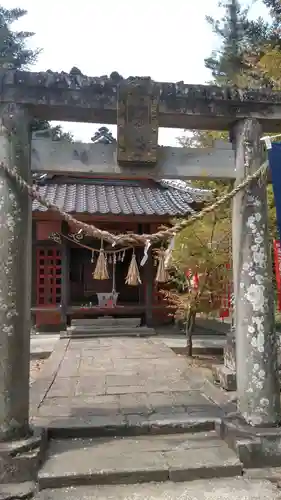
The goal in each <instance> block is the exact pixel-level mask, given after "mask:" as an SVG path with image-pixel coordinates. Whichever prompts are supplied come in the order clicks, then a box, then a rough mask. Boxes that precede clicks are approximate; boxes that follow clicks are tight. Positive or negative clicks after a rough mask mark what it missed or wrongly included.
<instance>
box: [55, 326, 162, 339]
mask: <svg viewBox="0 0 281 500" xmlns="http://www.w3.org/2000/svg"><path fill="white" fill-rule="evenodd" d="M152 335H156V332H155V330H154V328H147V327H145V326H140V327H138V328H132V327H123V326H116V327H114V326H113V327H109V326H108V327H93V326H90V325H87V326H70V327H68V328H67V330H66V332H61V335H60V336H61V338H69V337H70V338H91V337H150V336H152Z"/></svg>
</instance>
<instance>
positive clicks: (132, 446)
mask: <svg viewBox="0 0 281 500" xmlns="http://www.w3.org/2000/svg"><path fill="white" fill-rule="evenodd" d="M241 472H242V469H241V464H240V462H239V460H238V459H237V457H236V455H235V453H234V452H232V451H231V450H230V449H229V448H228V447H227V445H226V444H225V443H223V442H222V441H221V440H220V439H219V438H218V437H217V435H216V434H215V432H210V433H203V435H201V434H200V433H199V434H198V435H197V434H180V435H168V436H167V435H161V436H153V437H152V436H150V437H148V436H139V437H138V438H137V439H136V438H134V439H133V438H117V437H116V438H114V439H112V440H109V439H93V440H89V439H84V440H81V439H76V440H72V441H70V440H62V441H52V442H51V444H50V449H49V457H48V459H47V461H46V463H45V464H44V465H43V467H42V469H41V471H40V473H39V486H40V487H41V488H47V487H62V486H72V485H75V484H85V483H90V482H91V483H92V484H110V483H116V484H118V483H128V484H129V483H138V482H148V481H165V480H168V479H171V480H172V481H182V480H184V479H190V480H191V479H192V480H193V479H197V478H200V477H215V476H216V475H217V474H220V473H222V475H224V476H228V477H229V476H233V475H237V474H241Z"/></svg>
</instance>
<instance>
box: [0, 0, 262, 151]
mask: <svg viewBox="0 0 281 500" xmlns="http://www.w3.org/2000/svg"><path fill="white" fill-rule="evenodd" d="M217 4H218V1H217V0H196V1H191V0H173V2H167V3H166V2H165V1H163V0H104V1H101V0H100V1H98V0H96V1H93V0H79V1H66V0H48V1H47V2H42V1H41V2H40V1H38V0H37V1H36V0H2V1H1V5H2V6H4V7H7V8H11V7H21V8H23V9H26V10H27V11H28V14H27V15H26V16H25V17H24V18H23V19H22V20H21V21H20V22H18V23H17V25H15V28H16V29H23V30H28V31H33V32H35V33H36V34H35V36H34V37H33V40H32V41H31V43H30V46H31V47H40V48H42V49H43V50H42V53H41V55H40V57H39V59H38V62H37V63H36V65H35V66H34V67H33V68H32V69H33V71H36V70H38V71H44V70H47V69H52V70H53V71H56V70H57V71H61V70H63V71H69V70H70V69H71V68H72V67H73V66H77V67H78V68H79V69H81V71H82V72H83V73H84V74H87V75H89V76H101V75H106V74H110V73H111V72H112V71H118V72H119V73H120V74H122V75H123V76H125V77H126V76H130V75H134V76H136V75H138V76H151V77H152V78H153V79H154V80H158V81H171V82H176V81H180V80H183V81H185V82H186V83H204V82H205V81H206V80H208V79H209V78H210V74H209V73H208V71H207V70H206V68H205V67H204V58H205V57H208V56H209V55H210V53H211V51H212V49H214V48H215V47H216V45H217V43H218V41H217V40H216V38H215V36H214V35H213V33H212V32H211V30H210V28H209V26H208V25H207V23H206V22H205V15H207V14H208V15H213V16H215V17H219V15H220V12H221V11H220V10H219V8H218V7H217ZM260 4H261V1H260V2H259V1H257V2H254V5H253V9H252V15H253V16H254V17H255V16H257V15H265V8H263V7H261V5H260ZM97 126H98V125H96V124H76V123H75V124H74V123H65V122H64V123H63V127H64V129H66V130H68V131H71V132H72V133H73V134H74V136H75V138H77V139H78V140H83V141H85V142H87V141H90V137H91V135H92V134H93V132H94V131H95V130H96V128H97ZM111 128H112V131H113V132H114V133H115V128H114V127H111ZM181 133H182V131H180V130H169V129H161V130H160V136H159V143H160V144H167V145H176V137H177V136H178V135H181Z"/></svg>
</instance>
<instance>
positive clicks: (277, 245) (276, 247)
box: [273, 240, 281, 311]
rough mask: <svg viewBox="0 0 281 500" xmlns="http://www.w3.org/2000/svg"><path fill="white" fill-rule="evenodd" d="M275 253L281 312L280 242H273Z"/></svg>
mask: <svg viewBox="0 0 281 500" xmlns="http://www.w3.org/2000/svg"><path fill="white" fill-rule="evenodd" d="M273 251H274V265H275V278H276V288H277V309H278V311H281V244H280V241H279V240H273Z"/></svg>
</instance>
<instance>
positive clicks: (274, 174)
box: [268, 142, 281, 238]
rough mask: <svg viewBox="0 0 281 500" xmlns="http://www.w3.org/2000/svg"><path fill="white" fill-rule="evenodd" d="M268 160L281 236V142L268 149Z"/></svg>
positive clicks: (274, 143) (280, 234)
mask: <svg viewBox="0 0 281 500" xmlns="http://www.w3.org/2000/svg"><path fill="white" fill-rule="evenodd" d="M268 162H269V167H270V170H271V180H272V187H273V193H274V200H275V208H276V218H277V225H278V231H279V236H280V238H281V142H273V143H272V147H271V149H269V150H268Z"/></svg>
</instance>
